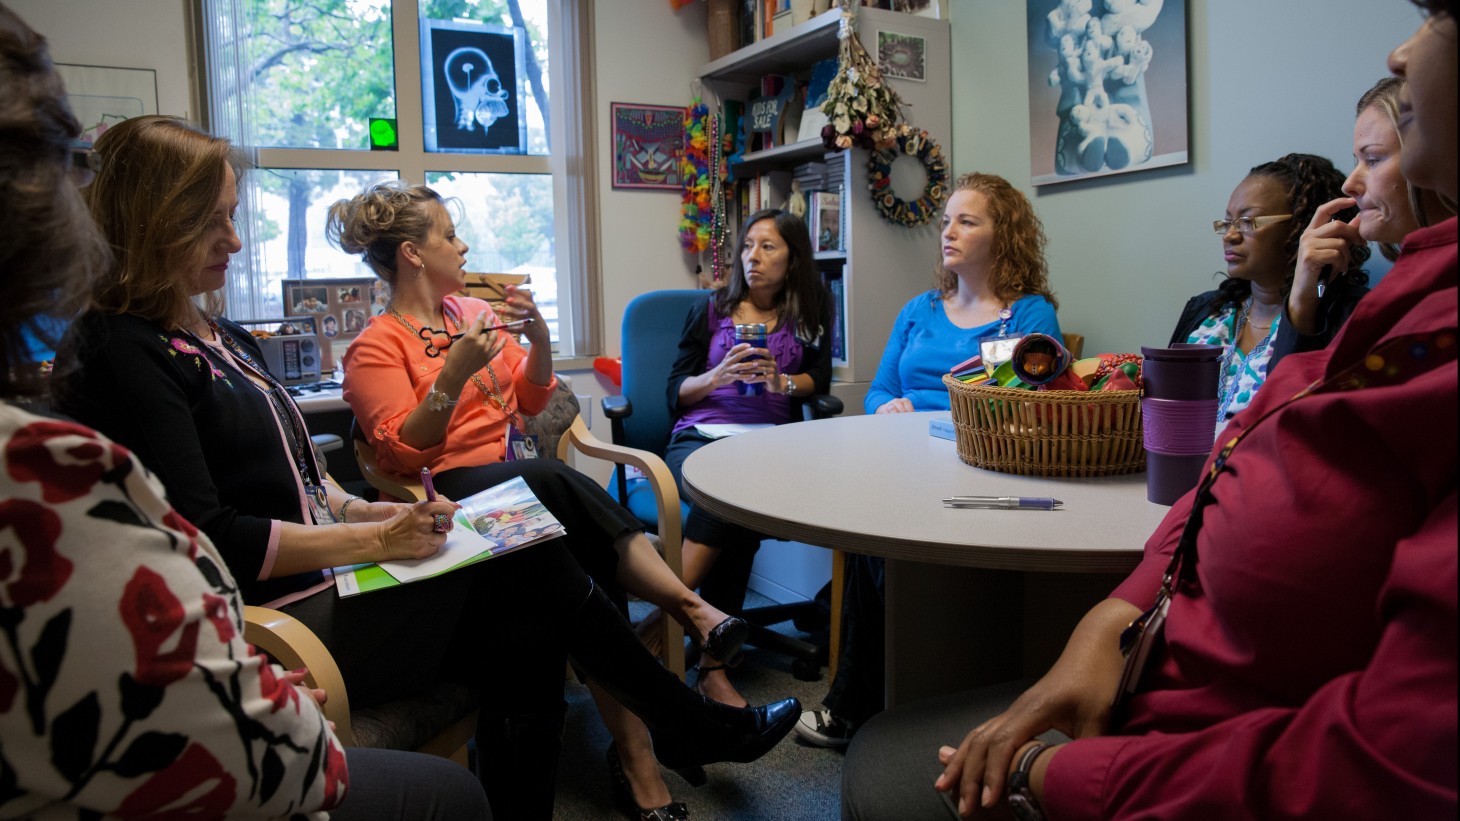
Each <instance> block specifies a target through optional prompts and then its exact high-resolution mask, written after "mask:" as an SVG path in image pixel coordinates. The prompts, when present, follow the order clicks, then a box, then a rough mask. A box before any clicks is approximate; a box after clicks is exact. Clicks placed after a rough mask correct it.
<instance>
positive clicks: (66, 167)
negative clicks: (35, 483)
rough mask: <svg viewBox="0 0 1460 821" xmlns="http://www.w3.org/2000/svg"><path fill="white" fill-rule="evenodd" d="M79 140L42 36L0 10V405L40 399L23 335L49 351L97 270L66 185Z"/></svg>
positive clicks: (96, 251)
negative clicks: (74, 142)
mask: <svg viewBox="0 0 1460 821" xmlns="http://www.w3.org/2000/svg"><path fill="white" fill-rule="evenodd" d="M80 133H81V124H80V123H78V122H77V121H76V117H75V116H74V115H73V114H72V113H71V110H70V109H69V108H67V107H66V90H65V88H64V87H63V86H62V84H61V78H60V77H59V76H58V75H57V74H56V72H55V70H54V69H53V68H52V66H51V57H50V54H49V53H48V52H47V49H46V41H45V38H43V37H41V36H40V35H39V34H36V33H35V32H34V31H33V30H31V28H30V27H29V26H27V25H26V24H25V22H24V21H23V20H21V19H20V18H19V17H17V16H16V15H15V13H14V12H12V11H10V10H9V9H8V8H6V7H5V6H3V5H0V225H3V226H5V228H4V230H3V231H0V398H6V399H11V398H17V397H22V396H35V395H38V394H40V393H42V392H44V389H45V382H44V380H42V379H41V372H40V365H39V363H37V362H34V361H32V359H31V353H30V345H29V343H28V341H27V335H29V336H30V337H33V338H35V339H38V340H40V341H41V342H43V343H45V344H47V345H49V346H51V347H55V345H56V343H57V341H58V340H57V339H56V336H57V334H58V333H59V331H60V329H61V327H62V326H63V325H64V323H65V322H66V321H68V320H70V319H71V318H72V317H74V316H75V315H76V314H77V312H79V311H80V310H81V309H82V308H83V307H84V305H85V301H86V298H87V294H88V292H89V290H90V286H91V281H92V277H94V276H95V275H96V273H97V272H98V271H99V270H100V269H102V268H103V267H105V265H106V264H107V248H106V244H105V243H104V242H103V241H102V238H101V235H100V234H99V233H98V232H97V230H96V226H95V225H94V224H93V223H92V221H91V217H90V215H89V214H87V212H86V204H85V203H84V202H83V201H82V199H81V195H80V193H78V191H77V188H76V182H75V181H74V180H73V179H72V178H71V142H72V140H74V139H76V136H77V135H79V134H80Z"/></svg>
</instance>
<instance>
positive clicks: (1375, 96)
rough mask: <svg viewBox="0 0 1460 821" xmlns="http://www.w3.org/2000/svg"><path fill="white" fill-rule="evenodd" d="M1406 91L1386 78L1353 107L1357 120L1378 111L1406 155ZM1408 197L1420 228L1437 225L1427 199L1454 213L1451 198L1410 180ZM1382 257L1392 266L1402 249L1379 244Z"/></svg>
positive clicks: (1400, 83)
mask: <svg viewBox="0 0 1460 821" xmlns="http://www.w3.org/2000/svg"><path fill="white" fill-rule="evenodd" d="M1403 87H1404V81H1403V80H1401V79H1399V78H1398V77H1385V78H1384V79H1382V80H1380V81H1379V82H1377V83H1375V84H1374V86H1373V88H1370V89H1369V90H1368V91H1365V92H1364V96H1362V97H1360V98H1359V104H1358V105H1357V106H1355V107H1354V116H1355V117H1358V116H1362V115H1363V113H1364V112H1365V111H1367V110H1369V109H1370V108H1377V109H1379V111H1380V112H1382V113H1383V114H1384V116H1385V117H1386V118H1387V119H1388V120H1389V127H1390V128H1393V129H1394V136H1395V139H1397V140H1398V141H1399V150H1400V152H1401V153H1403V151H1404V134H1403V132H1401V131H1400V130H1399V89H1401V88H1403ZM1404 190H1405V193H1406V194H1408V195H1409V210H1410V212H1411V213H1413V214H1414V221H1415V224H1417V225H1418V226H1419V227H1421V228H1424V227H1426V226H1430V225H1434V224H1435V223H1436V222H1438V219H1437V218H1436V217H1435V216H1431V215H1430V214H1429V213H1427V209H1426V208H1425V205H1424V195H1425V194H1427V193H1428V194H1432V195H1434V198H1435V200H1436V201H1438V202H1439V204H1440V206H1441V207H1443V208H1446V209H1448V210H1449V212H1450V214H1451V215H1453V214H1454V213H1455V202H1454V200H1451V199H1450V198H1449V197H1446V196H1444V195H1442V194H1440V193H1439V192H1437V191H1430V190H1429V189H1426V188H1419V187H1417V186H1415V185H1414V184H1413V183H1411V182H1410V181H1409V180H1408V179H1406V180H1405V181H1404ZM1379 253H1381V254H1383V255H1384V258H1385V259H1387V260H1389V261H1390V262H1393V261H1394V260H1396V259H1399V246H1398V245H1396V244H1394V243H1392V242H1381V243H1379Z"/></svg>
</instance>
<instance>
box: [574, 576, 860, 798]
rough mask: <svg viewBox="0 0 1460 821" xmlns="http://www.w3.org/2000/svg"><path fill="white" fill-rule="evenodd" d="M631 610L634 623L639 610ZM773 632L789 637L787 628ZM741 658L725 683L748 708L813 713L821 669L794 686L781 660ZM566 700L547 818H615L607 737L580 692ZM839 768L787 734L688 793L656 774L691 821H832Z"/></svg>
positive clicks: (755, 653)
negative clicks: (796, 702) (792, 702)
mask: <svg viewBox="0 0 1460 821" xmlns="http://www.w3.org/2000/svg"><path fill="white" fill-rule="evenodd" d="M751 596H752V597H755V594H754V593H752V594H751ZM770 603H771V602H770V601H769V600H761V601H751V600H747V602H746V604H747V605H749V606H757V605H760V604H770ZM633 608H634V609H635V611H636V613H635V615H636V617H637V616H638V615H639V611H638V608H639V606H638V605H633ZM778 629H782V630H792V631H794V628H792V627H791V626H790V625H789V624H786V625H781V626H780V627H779V628H778ZM745 655H746V658H745V662H744V663H743V664H741V666H740V667H739V668H737V669H736V670H734V671H733V672H732V673H731V676H732V681H734V683H735V686H736V687H737V688H738V689H739V690H740V692H741V693H742V694H743V695H744V696H745V697H746V698H747V699H748V700H749V701H750V702H751V703H753V704H762V703H765V702H767V701H773V700H776V699H781V698H786V697H788V696H795V697H797V698H799V699H801V702H802V704H803V705H805V706H806V707H808V708H810V707H819V706H821V699H822V697H823V696H824V695H826V688H827V685H828V683H829V682H828V681H827V677H826V669H825V668H822V677H821V680H820V681H798V680H797V679H795V678H794V677H793V676H792V675H791V662H790V659H788V658H787V657H785V656H781V655H776V654H774V653H767V652H761V651H760V650H758V649H756V648H747V650H746V654H745ZM691 681H693V679H692V678H691ZM567 698H568V704H569V706H568V721H567V728H566V730H565V732H564V744H563V754H562V758H561V762H560V765H559V771H558V799H557V807H556V811H555V812H554V813H553V818H554V819H555V821H599V819H614V818H622V817H623V815H622V814H621V813H619V812H617V811H616V810H615V808H614V805H613V799H612V792H611V790H610V787H609V783H608V767H607V765H606V764H605V763H604V750H606V749H607V747H608V742H609V737H608V731H607V730H605V729H604V727H603V722H601V721H600V720H599V718H598V712H597V710H596V709H595V708H594V705H593V700H592V698H590V697H589V695H588V691H587V689H585V688H584V687H582V686H580V685H577V684H570V685H569V686H568V688H567ZM841 767H842V753H841V751H840V750H829V749H824V748H820V747H812V746H809V745H806V744H803V743H801V742H800V741H799V740H797V738H796V734H795V733H794V732H792V733H791V734H790V735H789V736H787V737H786V739H785V740H784V741H782V742H781V743H780V744H779V745H777V746H776V748H775V749H773V750H771V751H770V752H769V753H767V754H766V755H765V756H763V757H762V758H761V759H760V760H758V761H756V762H754V763H751V764H717V765H714V766H711V767H707V768H706V770H707V772H708V773H709V776H710V781H709V783H708V784H706V785H705V786H703V787H699V788H694V787H691V786H689V785H688V784H686V783H685V782H684V781H683V780H681V779H680V778H679V777H678V776H677V775H675V774H674V773H672V772H670V771H668V770H665V771H664V779H665V783H666V784H668V785H669V791H670V792H671V793H673V795H674V797H675V799H676V800H679V801H683V802H685V803H686V804H687V805H688V806H689V812H690V818H691V819H694V821H779V819H798V821H799V820H800V819H809V820H810V821H834V819H836V818H838V817H839V813H840V808H841V804H840V795H841Z"/></svg>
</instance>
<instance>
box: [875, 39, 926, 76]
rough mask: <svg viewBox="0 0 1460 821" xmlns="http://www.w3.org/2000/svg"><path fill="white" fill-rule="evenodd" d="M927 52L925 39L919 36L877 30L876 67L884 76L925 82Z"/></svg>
mask: <svg viewBox="0 0 1460 821" xmlns="http://www.w3.org/2000/svg"><path fill="white" fill-rule="evenodd" d="M927 53H928V49H927V41H926V40H924V39H923V38H921V37H914V36H912V35H910V34H894V33H893V32H890V31H879V32H877V68H879V69H881V71H882V75H883V76H884V77H896V78H897V79H899V80H916V81H918V82H920V83H923V82H927V79H928V68H927V64H928V59H927Z"/></svg>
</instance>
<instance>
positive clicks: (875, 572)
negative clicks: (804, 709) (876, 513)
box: [822, 553, 887, 724]
mask: <svg viewBox="0 0 1460 821" xmlns="http://www.w3.org/2000/svg"><path fill="white" fill-rule="evenodd" d="M845 555H846V579H845V585H844V587H843V588H842V590H843V596H842V641H841V657H840V658H839V660H838V661H837V668H836V678H834V679H832V682H831V689H830V690H828V691H827V694H826V699H825V701H823V702H822V703H823V704H824V705H825V706H826V708H827V709H828V710H831V712H832V713H833V714H834V715H836V716H837V717H838V718H843V719H846V720H847V721H851V722H852V723H854V724H862V723H863V722H865V721H866V720H867V719H869V718H871V717H872V716H875V715H877V714H878V713H880V712H882V708H883V706H884V705H885V704H886V703H887V693H886V667H887V663H886V661H887V659H886V648H887V644H886V636H887V593H886V591H887V586H886V563H885V562H884V561H883V560H882V558H881V557H878V556H861V555H857V554H855V553H847V554H845Z"/></svg>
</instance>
